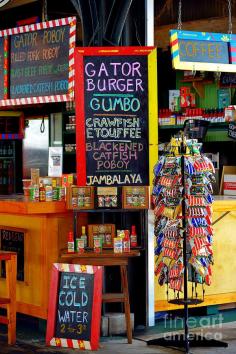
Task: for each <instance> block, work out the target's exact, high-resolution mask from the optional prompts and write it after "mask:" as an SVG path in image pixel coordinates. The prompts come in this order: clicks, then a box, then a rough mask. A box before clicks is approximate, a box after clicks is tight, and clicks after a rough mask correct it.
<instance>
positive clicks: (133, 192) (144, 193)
mask: <svg viewBox="0 0 236 354" xmlns="http://www.w3.org/2000/svg"><path fill="white" fill-rule="evenodd" d="M122 207H123V208H124V209H148V208H149V187H148V186H127V187H123V188H122Z"/></svg>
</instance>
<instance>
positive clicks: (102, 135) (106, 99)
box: [76, 49, 155, 186]
mask: <svg viewBox="0 0 236 354" xmlns="http://www.w3.org/2000/svg"><path fill="white" fill-rule="evenodd" d="M149 51H151V50H150V49H149ZM108 52H109V50H108ZM110 52H111V55H104V54H103V53H104V52H103V51H102V50H101V51H100V52H99V54H98V53H97V55H86V51H85V52H83V55H82V56H81V55H80V51H78V52H77V54H78V55H77V65H76V72H77V70H81V72H78V81H77V83H78V91H77V92H78V95H77V98H76V100H77V101H78V102H80V104H78V105H76V107H77V125H76V126H77V138H78V140H77V146H80V149H77V159H78V163H77V166H78V182H79V184H81V185H84V184H87V185H103V186H109V185H111V186H112V185H148V184H149V140H148V129H149V127H148V120H149V119H148V118H149V101H148V93H149V92H148V57H147V55H145V54H144V53H143V52H142V50H140V52H139V53H138V52H137V54H136V55H135V54H134V53H132V52H130V53H127V54H126V55H123V54H122V52H119V50H117V51H116V55H113V51H112V50H110ZM140 53H142V54H143V55H141V54H140ZM80 62H81V64H80ZM79 80H80V81H79ZM81 80H82V83H83V89H81V90H80V88H79V85H81ZM154 80H155V78H154ZM76 86H77V85H76ZM76 88H77V87H76ZM81 105H83V111H81V107H79V106H81ZM82 141H83V142H84V144H83V145H82V146H81V142H82ZM83 165H85V169H84V174H83Z"/></svg>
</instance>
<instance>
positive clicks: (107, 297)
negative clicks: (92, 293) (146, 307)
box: [60, 250, 140, 344]
mask: <svg viewBox="0 0 236 354" xmlns="http://www.w3.org/2000/svg"><path fill="white" fill-rule="evenodd" d="M139 255H140V252H139V251H136V250H132V251H130V253H114V252H113V251H111V250H104V251H102V253H94V252H85V253H82V254H77V255H76V254H68V253H63V254H61V258H60V262H70V263H73V264H85V265H93V266H99V265H100V266H105V267H107V266H119V267H120V274H121V290H122V292H121V293H105V294H103V295H102V301H103V302H107V303H108V302H110V303H111V302H122V303H124V309H125V321H126V331H127V339H128V343H129V344H131V343H132V328H131V320H130V303H129V288H128V277H127V266H128V260H129V258H131V257H137V256H139Z"/></svg>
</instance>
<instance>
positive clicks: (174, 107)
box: [169, 90, 180, 112]
mask: <svg viewBox="0 0 236 354" xmlns="http://www.w3.org/2000/svg"><path fill="white" fill-rule="evenodd" d="M179 101H180V91H179V90H169V110H170V111H171V112H177V111H179V108H180V107H179Z"/></svg>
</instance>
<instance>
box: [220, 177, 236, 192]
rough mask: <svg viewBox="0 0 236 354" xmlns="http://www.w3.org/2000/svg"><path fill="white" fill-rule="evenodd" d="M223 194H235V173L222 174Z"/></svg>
mask: <svg viewBox="0 0 236 354" xmlns="http://www.w3.org/2000/svg"><path fill="white" fill-rule="evenodd" d="M223 187H224V195H236V175H224V185H223Z"/></svg>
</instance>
